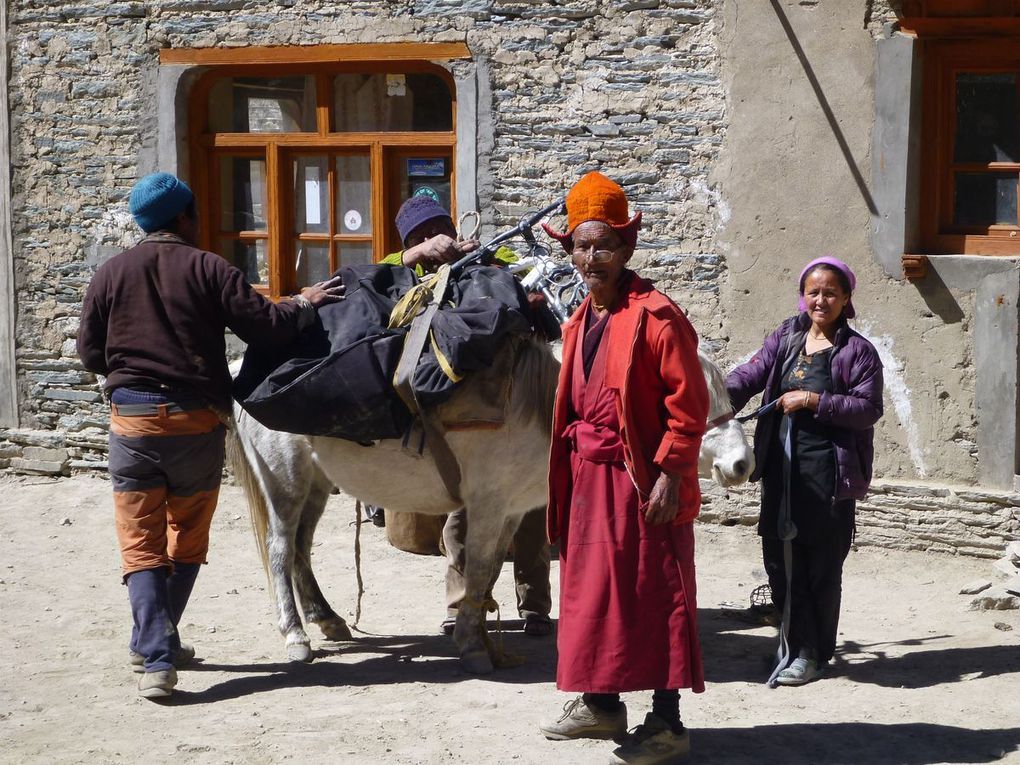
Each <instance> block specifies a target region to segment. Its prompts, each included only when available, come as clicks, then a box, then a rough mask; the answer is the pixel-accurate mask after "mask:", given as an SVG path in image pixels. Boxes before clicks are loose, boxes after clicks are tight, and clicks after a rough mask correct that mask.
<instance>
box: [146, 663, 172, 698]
mask: <svg viewBox="0 0 1020 765" xmlns="http://www.w3.org/2000/svg"><path fill="white" fill-rule="evenodd" d="M175 685H177V670H175V669H164V670H160V671H159V672H145V673H144V674H143V675H142V676H141V677H140V678H138V695H139V696H142V697H143V698H146V699H168V698H170V694H172V693H173V692H174V686H175Z"/></svg>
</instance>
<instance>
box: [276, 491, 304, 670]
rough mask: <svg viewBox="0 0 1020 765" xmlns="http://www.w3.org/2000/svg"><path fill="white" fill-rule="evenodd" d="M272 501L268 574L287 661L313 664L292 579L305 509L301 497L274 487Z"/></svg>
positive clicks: (298, 494) (296, 493)
mask: <svg viewBox="0 0 1020 765" xmlns="http://www.w3.org/2000/svg"><path fill="white" fill-rule="evenodd" d="M274 489H275V490H274V491H272V492H271V493H272V494H273V495H274V496H273V497H271V498H269V508H270V512H269V529H268V531H267V535H266V546H267V547H268V548H269V573H270V576H271V577H272V580H273V590H274V592H275V593H276V610H277V614H278V616H279V622H278V623H277V626H278V627H279V628H280V634H282V635H283V637H284V640H285V643H286V647H287V658H289V659H290V660H291V661H311V660H312V649H311V641H310V640H309V639H308V634H307V633H306V632H305V628H304V625H303V624H302V622H301V615H300V613H299V612H298V607H297V602H296V600H295V598H294V589H293V587H292V586H291V577H292V574H293V571H294V560H295V557H296V555H295V551H296V548H297V543H296V537H297V527H298V522H299V511H300V509H301V508H302V507H303V506H304V497H303V496H301V493H303V492H301V493H298V492H295V493H294V494H290V495H289V496H288V494H289V493H284V492H281V491H279V487H274Z"/></svg>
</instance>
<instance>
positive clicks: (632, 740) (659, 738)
mask: <svg viewBox="0 0 1020 765" xmlns="http://www.w3.org/2000/svg"><path fill="white" fill-rule="evenodd" d="M690 753H691V735H690V733H688V732H687V729H686V728H684V730H683V731H682V732H681V733H674V732H673V729H672V728H670V727H669V723H667V722H666V721H665V720H663V719H662V718H661V717H659V716H658V715H654V714H652V713H651V712H649V713H648V714H647V715H645V721H644V722H643V723H642V724H641V725H639V726H637V727H636V728H635V729H634V730H633V731H632V732H631V733H630V735H628V736H627V740H626V741H625V742H624V743H623V744H622V745H621V746H618V747H617V748H616V749H614V750H613V754H612V756H611V757H610V759H609V762H610V763H611V765H668V763H675V762H680V761H682V760H684V759H685V758H686V757H687V756H688V755H689V754H690Z"/></svg>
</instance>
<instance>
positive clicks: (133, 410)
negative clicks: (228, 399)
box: [110, 401, 209, 417]
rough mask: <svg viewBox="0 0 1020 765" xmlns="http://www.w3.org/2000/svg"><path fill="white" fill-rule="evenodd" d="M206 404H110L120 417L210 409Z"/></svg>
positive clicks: (170, 402) (162, 414) (169, 402)
mask: <svg viewBox="0 0 1020 765" xmlns="http://www.w3.org/2000/svg"><path fill="white" fill-rule="evenodd" d="M208 408H209V407H208V406H206V405H205V404H184V405H181V404H177V403H174V402H172V401H168V402H167V403H165V404H110V410H111V411H112V412H113V413H114V414H115V415H117V416H118V417H153V416H156V415H160V416H163V417H165V416H166V415H168V414H179V413H180V412H191V411H194V410H196V409H208Z"/></svg>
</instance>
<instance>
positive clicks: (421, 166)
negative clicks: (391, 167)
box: [407, 157, 446, 178]
mask: <svg viewBox="0 0 1020 765" xmlns="http://www.w3.org/2000/svg"><path fill="white" fill-rule="evenodd" d="M407 176H408V177H409V178H443V177H445V176H446V160H445V159H444V158H443V157H428V158H422V159H408V160H407Z"/></svg>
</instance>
